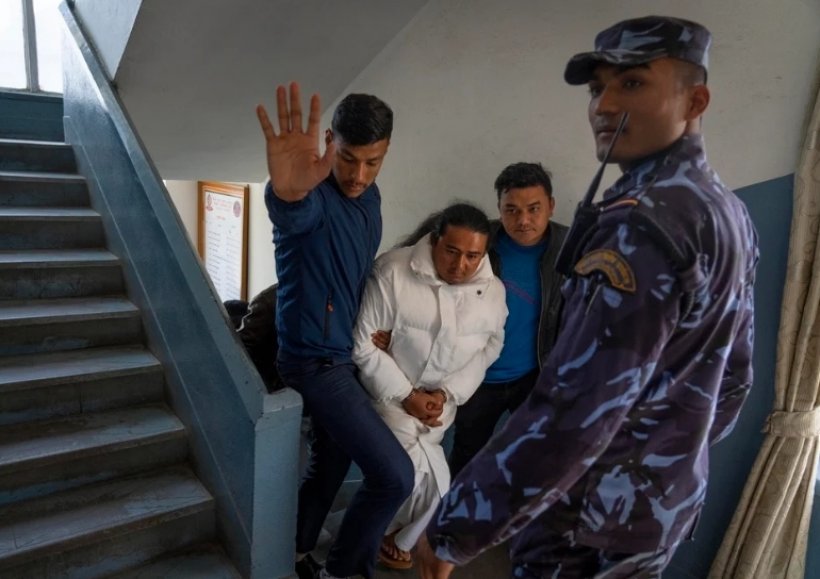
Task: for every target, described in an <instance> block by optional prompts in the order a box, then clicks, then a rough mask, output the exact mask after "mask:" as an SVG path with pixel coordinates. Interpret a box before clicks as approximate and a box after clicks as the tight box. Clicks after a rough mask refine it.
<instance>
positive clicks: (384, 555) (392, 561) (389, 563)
mask: <svg viewBox="0 0 820 579" xmlns="http://www.w3.org/2000/svg"><path fill="white" fill-rule="evenodd" d="M385 540H387V537H385ZM391 549H396V550H397V551H398V550H399V548H398V547H396V546H395V543H393V544H392V545H391V544H389V543H387V544H385V543H384V541H382V544H381V546H380V547H379V563H381V564H382V565H384V566H385V567H387V568H389V569H399V570H404V569H412V568H413V557H412V556H411V557H410V558H409V559H397V558H396V557H393V555H391V554H390V551H391Z"/></svg>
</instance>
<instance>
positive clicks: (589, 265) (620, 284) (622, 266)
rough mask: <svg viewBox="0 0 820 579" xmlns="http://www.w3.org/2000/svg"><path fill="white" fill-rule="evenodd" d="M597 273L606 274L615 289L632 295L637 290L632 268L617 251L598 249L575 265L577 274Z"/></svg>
mask: <svg viewBox="0 0 820 579" xmlns="http://www.w3.org/2000/svg"><path fill="white" fill-rule="evenodd" d="M595 271H599V272H601V273H602V274H604V275H605V276H606V278H607V280H609V284H610V285H611V286H612V287H614V288H615V289H619V290H621V291H625V292H628V293H631V294H634V293H635V290H636V289H637V286H636V284H635V274H634V272H633V271H632V268H631V267H630V266H629V264H628V263H627V261H626V259H624V257H623V256H622V255H621V254H620V253H618V252H617V251H612V250H611V249H596V250H594V251H590V252H589V253H587V254H586V255H584V256H583V257H582V258H581V259H580V260H578V263H576V264H575V273H577V274H579V275H589V274H590V273H592V272H595Z"/></svg>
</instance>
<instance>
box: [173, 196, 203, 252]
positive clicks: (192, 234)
mask: <svg viewBox="0 0 820 579" xmlns="http://www.w3.org/2000/svg"><path fill="white" fill-rule="evenodd" d="M165 188H166V189H167V190H168V194H169V195H170V196H171V201H173V202H174V205H175V206H176V208H177V213H179V217H180V218H181V219H182V224H183V225H184V226H185V232H186V233H187V234H188V239H189V240H190V242H191V245H192V246H193V247H194V249H196V243H197V235H199V222H198V216H197V184H196V181H165Z"/></svg>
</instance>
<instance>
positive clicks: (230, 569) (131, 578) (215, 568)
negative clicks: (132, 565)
mask: <svg viewBox="0 0 820 579" xmlns="http://www.w3.org/2000/svg"><path fill="white" fill-rule="evenodd" d="M163 577H165V578H168V579H171V578H173V579H242V575H240V573H239V571H237V570H236V567H234V565H233V563H232V562H231V560H230V559H229V558H228V557H227V555H225V552H224V551H223V550H222V548H221V547H220V546H219V545H215V544H212V543H211V544H206V545H199V546H197V547H195V548H193V549H189V550H186V551H184V552H182V553H174V554H172V555H167V556H165V557H160V558H159V559H158V560H156V561H153V562H151V563H149V564H147V565H143V566H142V567H139V568H137V569H133V570H131V571H126V572H125V573H121V574H117V575H113V576H111V578H110V579H160V578H163Z"/></svg>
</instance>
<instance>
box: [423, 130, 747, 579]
mask: <svg viewBox="0 0 820 579" xmlns="http://www.w3.org/2000/svg"><path fill="white" fill-rule="evenodd" d="M598 207H599V217H598V222H597V227H596V228H595V229H594V232H593V233H592V234H591V235H590V236H589V237H588V238H587V241H586V243H585V246H584V248H583V250H582V251H581V253H580V254H579V255H581V256H582V257H581V259H580V260H579V261H578V263H577V265H576V266H575V274H574V275H573V276H572V277H571V278H570V279H569V280H567V281H566V282H565V284H564V287H563V288H562V291H563V293H564V298H565V300H566V301H565V309H564V315H563V320H562V326H561V330H560V332H559V336H558V341H557V342H556V344H555V347H554V349H553V351H552V353H551V355H550V357H549V359H548V362H547V365H546V366H545V368H544V369H543V371H542V373H541V376H540V377H539V380H538V383H537V385H536V387H535V389H534V390H533V392H532V394H531V395H530V397H529V398H528V399H527V400H526V401H525V402H524V404H522V406H521V407H520V408H519V409H518V410H517V411H516V412H515V414H513V416H512V417H511V418H510V420H509V421H508V422H507V424H506V426H505V427H504V428H503V430H502V431H501V432H500V433H498V435H497V436H496V437H494V438H493V439H492V440H491V441H490V443H488V445H487V446H486V447H485V448H484V449H483V450H482V451H481V452H480V453H479V454H478V455H477V456H476V457H475V458H474V459H473V461H472V462H471V463H469V464H468V465H467V467H465V469H464V470H463V471H462V472H461V473H460V475H459V476H458V477H457V478H456V479H455V480H454V481H453V484H452V486H451V488H450V491H449V492H448V494H447V495H445V497H444V498H443V499H442V502H441V505H440V506H439V509H438V511H437V513H436V515H435V516H434V517H433V519H432V521H431V524H430V526H429V527H428V530H427V534H428V538H429V539H430V543H431V545H433V548H434V549H435V550H436V553H437V554H438V556H439V557H440V558H442V559H445V560H449V561H452V562H455V563H458V564H463V563H465V562H466V561H468V560H470V559H471V558H473V557H475V556H476V555H477V554H478V553H479V552H481V551H482V550H484V549H486V548H488V547H490V546H492V545H494V544H497V543H499V542H501V541H504V540H505V539H507V538H508V537H510V536H512V535H514V534H515V533H516V532H518V531H520V530H521V529H523V528H524V527H525V526H526V525H527V524H528V523H530V522H531V521H532V520H533V519H534V518H535V517H538V516H540V517H541V519H542V520H541V521H539V524H541V523H542V521H543V524H546V525H549V526H550V527H551V528H552V529H553V530H556V531H559V532H560V531H563V530H567V531H572V532H573V534H574V539H575V541H576V542H577V543H580V544H583V545H588V546H590V547H593V548H598V549H605V550H610V551H616V552H623V553H639V552H647V551H656V550H660V549H664V548H667V547H672V546H674V545H676V544H677V543H679V542H680V541H681V540H682V539H684V538H686V536H687V534H689V533H690V532H691V531H692V528H693V526H694V523H695V520H696V518H697V515H698V513H699V512H700V509H701V507H702V505H703V501H704V497H705V493H706V481H707V477H708V467H709V464H708V460H709V455H708V449H709V446H710V445H711V444H714V443H715V442H717V441H719V440H720V439H722V438H723V437H725V436H726V435H727V434H728V433H729V432H730V431H731V429H732V428H733V426H734V424H735V421H736V419H737V416H738V413H739V411H740V408H741V405H742V404H743V401H744V400H745V398H746V395H747V393H748V389H749V387H750V385H751V382H752V342H753V287H752V286H753V283H754V271H755V266H756V263H757V256H758V252H757V234H756V232H755V230H754V227H753V225H752V223H751V220H750V218H749V215H748V213H747V210H746V208H745V206H744V205H743V203H742V202H741V201H740V200H739V199H738V198H737V197H736V196H735V195H734V194H733V193H732V192H731V191H729V190H728V189H727V188H726V187H725V186H724V185H723V184H722V183H721V182H720V180H719V178H718V176H717V175H716V174H715V173H714V172H713V171H712V169H711V168H710V167H709V166H708V164H707V161H706V158H705V156H704V152H703V143H702V139H701V137H700V136H686V137H684V138H682V139H681V140H679V141H678V142H677V143H675V145H673V146H672V147H671V148H670V149H669V150H667V151H664V152H663V154H659V155H655V156H653V157H652V158H649V159H645V160H644V161H642V162H641V163H639V164H638V165H637V166H635V167H633V168H632V169H631V170H630V171H628V172H627V173H625V174H624V175H623V176H622V177H621V178H620V179H619V180H618V181H617V182H616V183H615V184H614V186H613V187H612V188H611V189H610V190H608V191H607V192H606V193H605V195H604V200H603V201H602V202H601V204H600V205H599V206H598Z"/></svg>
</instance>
